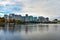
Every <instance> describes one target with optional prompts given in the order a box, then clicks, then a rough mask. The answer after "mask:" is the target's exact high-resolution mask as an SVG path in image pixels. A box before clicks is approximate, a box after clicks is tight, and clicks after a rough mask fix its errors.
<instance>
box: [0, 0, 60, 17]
mask: <svg viewBox="0 0 60 40" xmlns="http://www.w3.org/2000/svg"><path fill="white" fill-rule="evenodd" d="M0 9H1V10H0V12H2V13H5V14H6V13H15V14H22V15H24V14H26V13H27V14H29V15H34V16H45V17H56V16H60V0H0Z"/></svg>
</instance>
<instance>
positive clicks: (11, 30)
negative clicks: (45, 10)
mask: <svg viewBox="0 0 60 40" xmlns="http://www.w3.org/2000/svg"><path fill="white" fill-rule="evenodd" d="M59 26H60V25H58V24H23V25H22V24H17V25H15V24H5V26H4V27H3V26H1V27H0V36H2V37H3V38H5V39H7V40H25V39H27V40H28V39H29V40H30V39H31V40H33V39H36V40H37V39H39V40H40V39H42V40H45V39H46V40H47V38H48V39H52V38H53V36H54V35H57V36H58V35H59V34H57V33H59V30H60V28H59ZM57 31H58V32H57ZM52 35H53V36H52ZM45 36H46V37H45ZM55 37H56V36H55ZM55 37H54V38H53V39H55ZM0 39H1V40H2V38H1V37H0Z"/></svg>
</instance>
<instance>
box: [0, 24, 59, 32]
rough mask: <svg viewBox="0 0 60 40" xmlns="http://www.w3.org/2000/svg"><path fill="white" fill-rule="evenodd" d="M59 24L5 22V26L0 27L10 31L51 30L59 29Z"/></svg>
mask: <svg viewBox="0 0 60 40" xmlns="http://www.w3.org/2000/svg"><path fill="white" fill-rule="evenodd" d="M57 27H58V26H57V25H50V26H49V25H47V24H46V25H45V24H24V25H22V24H21V25H19V24H18V25H14V24H5V27H0V29H3V30H4V31H9V32H16V31H18V32H22V31H23V32H25V33H28V32H31V33H32V32H45V31H46V32H48V31H49V30H52V31H57Z"/></svg>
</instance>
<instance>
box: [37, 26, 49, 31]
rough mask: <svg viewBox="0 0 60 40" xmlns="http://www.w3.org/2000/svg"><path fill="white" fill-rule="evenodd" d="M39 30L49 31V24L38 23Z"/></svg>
mask: <svg viewBox="0 0 60 40" xmlns="http://www.w3.org/2000/svg"><path fill="white" fill-rule="evenodd" d="M38 30H39V31H48V25H38Z"/></svg>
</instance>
